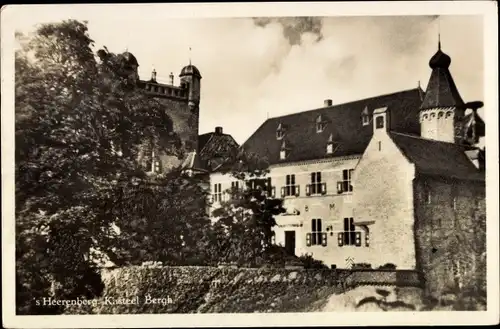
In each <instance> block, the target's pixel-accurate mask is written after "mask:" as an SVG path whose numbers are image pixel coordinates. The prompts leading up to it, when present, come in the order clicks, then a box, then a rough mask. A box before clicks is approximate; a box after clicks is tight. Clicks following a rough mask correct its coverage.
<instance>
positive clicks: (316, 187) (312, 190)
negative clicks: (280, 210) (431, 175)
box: [306, 171, 326, 195]
mask: <svg viewBox="0 0 500 329" xmlns="http://www.w3.org/2000/svg"><path fill="white" fill-rule="evenodd" d="M325 193H326V183H322V182H321V172H319V171H318V172H313V173H311V184H308V185H306V194H307V195H314V194H325Z"/></svg>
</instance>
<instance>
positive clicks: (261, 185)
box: [246, 177, 276, 198]
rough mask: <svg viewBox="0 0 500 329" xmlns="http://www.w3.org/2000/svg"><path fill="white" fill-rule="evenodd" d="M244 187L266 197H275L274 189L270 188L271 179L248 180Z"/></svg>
mask: <svg viewBox="0 0 500 329" xmlns="http://www.w3.org/2000/svg"><path fill="white" fill-rule="evenodd" d="M246 185H247V188H248V189H249V190H260V191H264V193H265V194H266V196H267V197H271V198H274V197H275V194H276V193H275V187H274V186H272V182H271V177H268V178H254V179H250V180H248V181H247V182H246Z"/></svg>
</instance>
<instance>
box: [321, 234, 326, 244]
mask: <svg viewBox="0 0 500 329" xmlns="http://www.w3.org/2000/svg"><path fill="white" fill-rule="evenodd" d="M321 245H322V246H323V247H326V233H321Z"/></svg>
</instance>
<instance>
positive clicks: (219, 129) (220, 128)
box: [215, 127, 222, 135]
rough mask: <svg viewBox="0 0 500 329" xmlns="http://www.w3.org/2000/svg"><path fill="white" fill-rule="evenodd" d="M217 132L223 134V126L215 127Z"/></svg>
mask: <svg viewBox="0 0 500 329" xmlns="http://www.w3.org/2000/svg"><path fill="white" fill-rule="evenodd" d="M215 134H217V135H222V127H215Z"/></svg>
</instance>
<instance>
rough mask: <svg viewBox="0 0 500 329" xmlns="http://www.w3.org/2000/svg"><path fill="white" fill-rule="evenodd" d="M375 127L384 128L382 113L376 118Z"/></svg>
mask: <svg viewBox="0 0 500 329" xmlns="http://www.w3.org/2000/svg"><path fill="white" fill-rule="evenodd" d="M375 127H376V128H377V129H380V128H384V117H383V116H382V115H380V116H378V117H377V118H376V119H375Z"/></svg>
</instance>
